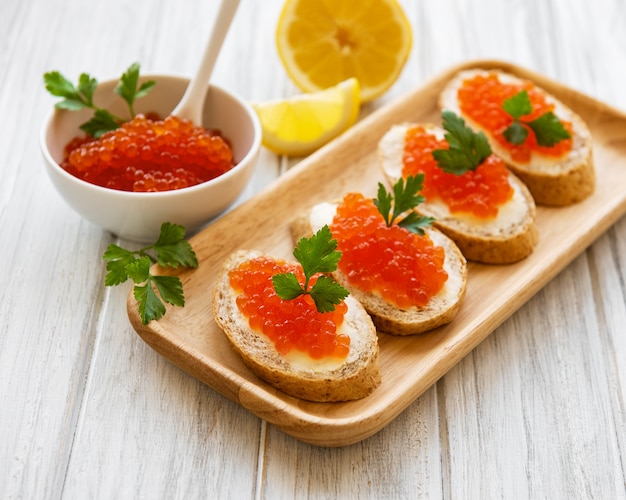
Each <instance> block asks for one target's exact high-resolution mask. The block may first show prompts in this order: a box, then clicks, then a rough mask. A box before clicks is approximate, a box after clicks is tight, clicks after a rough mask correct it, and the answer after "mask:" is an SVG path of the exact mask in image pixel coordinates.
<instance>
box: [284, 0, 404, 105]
mask: <svg viewBox="0 0 626 500" xmlns="http://www.w3.org/2000/svg"><path fill="white" fill-rule="evenodd" d="M411 45H412V34H411V26H410V24H409V22H408V19H407V18H406V15H405V14H404V11H403V10H402V7H401V6H400V4H398V2H397V0H316V1H311V0H287V1H286V2H285V4H284V6H283V9H282V11H281V15H280V17H279V20H278V24H277V28H276V47H277V50H278V54H279V57H280V59H281V61H282V63H283V65H284V67H285V70H286V71H287V74H288V75H289V76H290V78H291V79H292V80H293V81H294V83H295V84H296V85H297V86H298V87H299V88H300V89H301V90H302V91H304V92H315V91H318V90H320V89H324V88H328V87H331V86H333V85H336V84H337V83H339V82H341V81H344V80H346V79H348V78H352V77H354V78H357V79H358V80H359V84H360V87H361V100H362V101H363V102H367V101H371V100H373V99H375V98H377V97H379V96H380V95H382V94H383V93H384V92H385V91H386V90H388V89H389V87H391V85H392V84H393V83H394V82H395V81H396V80H397V78H398V76H399V75H400V73H401V71H402V69H403V67H404V65H405V63H406V61H407V58H408V56H409V53H410V51H411Z"/></svg>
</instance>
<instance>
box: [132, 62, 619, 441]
mask: <svg viewBox="0 0 626 500" xmlns="http://www.w3.org/2000/svg"><path fill="white" fill-rule="evenodd" d="M467 67H482V68H486V69H490V68H498V69H503V70H505V71H507V72H509V73H513V74H516V75H518V76H523V77H531V78H532V79H533V81H535V82H536V83H537V84H538V85H539V86H541V87H542V88H544V89H546V91H548V92H550V93H551V94H553V95H554V96H555V97H557V98H558V99H560V100H561V101H562V102H564V103H566V104H567V105H569V106H570V107H571V108H572V109H573V110H575V112H577V113H579V114H580V115H581V116H582V117H583V119H585V120H586V122H587V123H588V126H589V127H590V130H591V133H592V135H593V137H594V144H595V152H594V155H595V162H596V170H597V175H598V182H597V186H596V191H595V192H594V194H593V195H592V196H591V197H590V198H589V199H588V200H587V201H586V202H582V203H578V204H576V205H573V206H570V207H566V208H545V207H539V209H538V210H537V217H536V221H537V227H538V230H539V240H540V241H539V244H538V245H537V248H536V249H535V251H534V252H533V254H532V255H530V256H529V257H528V258H526V259H524V260H523V261H521V262H519V263H517V264H515V265H507V266H493V265H492V266H489V265H479V264H470V265H469V272H468V274H469V277H468V290H467V298H466V299H465V300H464V302H463V305H462V307H461V311H460V313H459V315H458V316H457V318H455V320H454V321H453V322H452V323H451V324H449V325H446V326H445V327H442V328H438V329H436V330H434V331H433V332H430V333H427V334H425V335H420V336H413V337H411V338H405V339H398V338H395V337H393V336H388V335H382V334H380V335H379V344H380V346H381V374H382V379H383V381H382V384H381V386H380V387H379V388H378V389H377V390H375V391H374V393H373V394H372V395H370V396H368V397H367V398H364V399H362V400H359V401H352V402H348V403H334V404H332V405H328V404H310V403H303V402H301V401H299V400H297V399H294V398H290V397H287V396H285V395H283V394H282V393H280V392H279V391H275V390H273V389H269V388H268V386H267V384H265V383H263V382H261V381H259V380H258V379H256V377H254V376H252V375H251V374H250V373H249V372H248V370H247V369H246V368H245V367H243V365H242V362H241V360H240V359H239V358H238V357H237V356H234V355H233V353H231V352H230V350H229V346H228V345H227V343H226V342H225V337H224V335H223V333H222V332H221V330H220V329H219V327H217V326H216V325H215V323H214V321H213V319H212V313H211V311H210V308H209V306H208V305H207V302H208V301H209V299H210V298H211V294H212V290H213V284H214V283H215V279H216V271H217V269H219V268H220V267H221V265H222V264H223V262H224V260H225V259H226V258H227V257H228V255H229V254H230V253H231V252H233V251H235V250H240V249H255V250H260V251H262V252H266V253H267V254H269V255H273V256H276V257H280V258H288V257H289V256H290V254H291V251H292V249H293V243H292V239H291V235H290V232H289V227H290V220H285V221H284V222H283V223H282V224H280V223H278V222H277V221H279V220H281V218H282V217H283V214H287V213H289V207H293V206H297V205H299V206H302V207H303V209H304V210H306V207H309V206H311V205H313V204H315V203H319V202H320V201H328V200H335V199H338V198H340V197H342V196H343V195H344V194H345V193H347V192H349V191H359V192H365V193H367V194H368V195H372V194H373V193H374V192H375V190H376V186H377V183H378V182H379V181H381V177H382V175H381V169H380V166H379V164H378V161H377V150H376V145H377V144H378V140H379V139H380V138H381V137H382V136H383V135H384V133H385V132H386V131H387V130H388V128H389V127H390V126H391V125H393V124H396V123H402V122H405V121H409V122H416V123H438V120H439V119H438V114H439V111H438V110H437V109H436V102H437V96H438V95H439V93H440V92H441V90H442V88H443V86H444V85H445V83H446V82H447V81H449V79H450V78H451V75H454V74H456V73H457V72H458V71H460V70H462V69H465V68H467ZM625 128H626V115H624V114H622V113H620V112H619V111H617V110H613V109H611V108H609V107H607V106H606V105H604V104H603V103H598V102H596V101H594V100H592V99H589V98H588V97H587V96H584V95H582V94H580V93H577V92H575V91H573V90H571V89H569V88H565V87H563V86H561V85H559V84H557V83H554V82H552V81H549V80H547V79H545V78H543V77H541V76H540V75H537V74H532V73H528V72H527V71H525V70H523V69H521V68H518V67H515V66H512V65H508V64H506V63H500V62H493V61H472V62H468V63H464V65H462V66H460V67H459V66H455V67H453V68H450V69H449V70H447V71H446V72H444V73H442V74H441V75H439V76H437V77H436V78H434V79H433V80H432V81H431V82H430V83H428V84H426V85H425V86H424V87H422V88H419V89H418V90H416V91H415V92H414V93H412V94H409V95H408V96H406V97H404V98H401V99H399V100H398V101H396V102H393V103H390V104H389V105H388V107H385V108H381V109H380V110H379V111H378V112H377V113H375V114H372V115H371V116H370V117H368V119H367V120H364V121H363V122H361V123H360V124H359V126H356V127H354V128H353V129H352V130H351V131H349V132H348V133H346V134H344V135H343V136H342V137H341V138H339V139H337V140H336V141H335V142H334V143H333V144H332V145H329V146H328V147H326V148H323V149H321V150H320V151H318V152H317V153H315V154H314V155H312V156H311V157H310V158H309V159H307V160H306V161H303V162H302V163H301V164H300V165H298V167H297V168H295V169H293V170H292V171H291V172H290V175H285V176H283V177H282V178H281V180H280V182H277V183H275V184H274V185H273V186H272V187H270V188H269V189H267V190H266V191H264V192H262V193H260V194H259V195H257V196H255V197H254V198H252V199H251V200H249V201H248V202H247V203H246V204H245V205H243V206H241V207H239V208H238V209H237V210H234V211H232V212H231V213H230V214H228V215H227V216H225V217H224V218H223V219H222V220H220V221H218V222H216V223H215V224H213V225H212V226H211V227H209V228H207V229H205V230H204V231H203V232H201V233H200V234H198V235H196V236H195V237H194V238H193V239H192V240H191V242H192V245H193V246H194V248H195V251H196V253H197V254H198V258H199V261H200V267H199V268H198V270H195V271H192V272H184V273H183V276H184V283H185V289H186V293H187V304H186V306H185V308H184V309H171V310H170V311H169V314H168V315H167V317H166V318H164V319H163V320H161V321H160V322H159V323H156V322H153V323H151V324H149V325H142V324H141V320H140V318H139V315H138V313H137V312H136V311H137V303H136V301H135V299H134V296H133V295H132V293H131V294H129V297H128V309H129V316H130V319H131V323H132V324H133V326H134V327H135V329H136V330H137V331H138V333H139V334H140V335H141V337H142V338H144V339H145V340H146V342H147V343H148V344H150V345H152V346H153V347H154V348H155V349H156V350H157V352H159V353H160V354H162V355H163V356H165V357H167V358H168V359H170V360H171V361H172V362H174V363H175V364H177V365H178V366H180V367H181V368H182V369H183V370H185V371H187V372H188V373H190V374H192V375H193V376H195V377H197V378H199V379H200V380H202V381H203V382H205V383H207V384H208V385H210V386H212V387H215V388H216V389H217V390H218V391H220V392H222V393H223V394H225V395H227V396H228V397H229V398H231V399H233V400H234V401H236V402H239V403H240V404H242V405H243V406H244V407H246V408H248V409H250V410H251V411H252V412H253V413H255V414H256V415H258V416H260V417H262V418H264V419H265V420H267V421H268V422H270V423H272V424H274V425H275V426H277V427H278V428H281V429H283V430H285V431H286V432H287V433H289V434H292V435H294V436H296V437H298V438H299V439H302V440H304V441H306V442H308V443H314V444H317V445H322V446H342V445H346V444H352V443H354V442H356V441H359V440H362V439H365V438H367V437H369V436H370V435H372V434H373V433H374V432H377V431H378V430H380V429H381V428H382V426H384V425H386V424H387V423H388V422H390V421H391V420H392V419H393V418H395V417H396V416H397V415H398V413H399V412H401V411H402V410H403V409H404V408H406V406H408V405H409V404H410V403H411V402H413V400H415V398H417V397H418V396H419V395H421V394H422V393H423V392H424V391H425V390H426V389H428V387H429V386H430V385H431V384H432V383H434V382H435V381H436V380H438V379H439V378H440V377H441V376H443V375H444V374H445V373H446V372H447V371H448V370H449V369H450V368H451V367H452V366H454V365H455V364H456V363H457V362H458V361H460V360H461V359H462V358H463V356H465V355H466V354H467V353H468V352H470V351H471V350H472V349H473V348H474V347H475V346H476V345H478V344H479V343H480V342H481V341H482V340H483V339H485V338H486V337H487V336H488V335H489V334H490V333H491V332H492V330H493V329H495V328H496V327H497V326H498V325H499V324H500V323H502V322H503V321H504V320H505V319H506V318H507V317H508V316H509V315H510V314H512V313H513V312H514V311H515V310H517V309H518V308H519V307H520V306H521V305H522V304H524V303H525V302H526V301H527V300H528V299H529V298H530V297H532V295H534V294H535V293H536V292H537V291H538V290H539V289H540V288H541V287H543V286H544V285H545V284H546V283H547V281H548V280H549V279H551V278H552V277H554V275H555V274H556V273H557V272H558V271H559V270H560V269H562V267H564V266H565V265H566V264H567V263H569V262H570V261H571V260H572V259H573V258H574V257H575V256H576V255H578V253H580V252H581V251H582V250H584V249H585V248H586V247H587V246H589V245H590V244H591V243H592V242H593V241H594V240H595V238H596V237H597V236H598V235H599V234H601V232H602V231H603V230H605V229H606V228H607V227H609V226H610V225H611V224H612V223H613V222H615V221H616V220H617V219H618V218H619V217H620V216H621V215H622V214H623V213H624V212H626V195H625V194H624V193H626V174H625V173H626V160H620V157H622V156H624V155H625V154H626V143H624V144H622V143H621V142H615V141H614V140H613V138H614V136H615V135H616V134H618V133H619V131H620V130H622V129H625ZM616 131H617V132H616ZM357 145H359V146H358V147H357ZM329 178H332V179H333V182H332V183H329V182H328V181H327V179H329ZM301 186H306V188H304V189H303V188H302V187H301ZM590 212H593V213H594V214H595V217H594V218H586V217H585V214H587V213H590ZM491 283H497V286H493V285H490V284H491ZM218 346H219V347H218Z"/></svg>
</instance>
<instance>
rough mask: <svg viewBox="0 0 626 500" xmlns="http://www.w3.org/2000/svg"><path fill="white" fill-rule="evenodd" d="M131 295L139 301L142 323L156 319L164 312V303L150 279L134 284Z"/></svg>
mask: <svg viewBox="0 0 626 500" xmlns="http://www.w3.org/2000/svg"><path fill="white" fill-rule="evenodd" d="M133 295H134V296H135V299H136V300H137V302H138V303H139V306H138V311H139V317H140V318H141V323H142V324H144V325H147V324H148V323H149V322H150V321H152V320H156V321H158V320H160V319H161V318H162V317H163V315H164V314H165V305H164V304H163V302H161V300H160V299H159V297H158V295H157V294H156V292H155V291H154V288H153V287H152V283H151V282H150V281H147V282H146V283H145V284H144V285H136V286H135V287H134V288H133Z"/></svg>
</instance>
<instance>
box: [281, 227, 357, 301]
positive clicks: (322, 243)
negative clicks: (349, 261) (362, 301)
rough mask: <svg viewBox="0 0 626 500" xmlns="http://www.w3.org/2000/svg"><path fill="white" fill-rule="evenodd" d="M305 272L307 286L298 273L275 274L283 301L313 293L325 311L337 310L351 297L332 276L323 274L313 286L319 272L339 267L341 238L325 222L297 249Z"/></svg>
mask: <svg viewBox="0 0 626 500" xmlns="http://www.w3.org/2000/svg"><path fill="white" fill-rule="evenodd" d="M293 255H294V257H295V258H296V259H297V260H298V262H299V263H300V265H301V266H302V270H303V271H304V278H305V280H304V286H303V285H301V284H300V282H299V281H298V278H297V277H296V275H295V274H294V273H282V274H276V275H274V276H272V283H273V284H274V289H275V290H276V294H277V295H278V296H279V297H280V298H281V299H283V300H292V299H295V298H296V297H299V296H300V295H307V294H308V295H310V296H311V298H312V299H313V301H314V302H315V307H316V308H317V310H318V311H319V312H321V313H324V312H331V311H334V310H335V306H336V305H337V304H339V303H341V301H342V300H343V299H345V298H346V297H347V296H348V290H346V289H345V288H344V287H343V286H341V285H340V284H339V283H337V282H336V281H335V280H334V279H332V278H331V277H329V276H325V275H322V276H319V277H318V278H317V281H316V282H315V284H314V285H313V286H312V287H311V288H309V281H310V280H311V278H312V277H313V275H315V274H317V273H332V272H333V271H335V270H336V269H337V264H338V263H339V259H340V258H341V252H339V251H337V240H335V239H333V237H332V233H331V231H330V228H329V227H328V226H327V225H325V226H324V227H322V228H321V229H320V230H319V231H318V232H317V233H315V234H314V235H313V236H311V237H310V238H302V239H300V241H298V244H297V245H296V248H295V249H294V251H293Z"/></svg>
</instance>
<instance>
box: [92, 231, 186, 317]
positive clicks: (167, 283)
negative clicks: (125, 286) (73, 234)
mask: <svg viewBox="0 0 626 500" xmlns="http://www.w3.org/2000/svg"><path fill="white" fill-rule="evenodd" d="M184 238H185V228H184V227H183V226H180V225H177V224H171V223H169V222H164V223H163V224H162V225H161V231H160V234H159V238H158V239H157V241H156V242H155V243H154V244H152V245H148V246H145V247H143V248H141V249H139V250H135V251H133V250H126V249H125V248H122V247H120V246H118V245H114V244H111V245H109V246H108V247H107V249H106V250H105V252H104V254H103V256H102V258H103V260H105V261H106V263H107V264H106V269H107V274H106V276H105V278H104V284H105V285H106V286H115V285H119V284H121V283H123V282H125V281H126V280H128V279H129V278H130V279H131V280H132V281H133V282H134V283H135V284H136V285H135V287H134V291H133V293H134V295H135V298H136V299H137V302H138V303H139V307H138V309H139V315H140V317H141V321H142V323H143V324H144V325H145V324H147V323H148V322H150V321H152V320H159V319H161V318H162V317H163V315H164V314H165V306H164V304H163V303H162V302H161V300H163V301H165V302H167V303H168V304H172V305H175V306H181V307H182V306H184V305H185V296H184V293H183V285H182V283H181V281H180V278H178V276H161V275H154V274H152V273H151V272H150V267H151V266H152V264H154V263H158V264H159V265H160V266H161V267H171V268H177V267H179V266H183V267H189V268H196V267H198V259H197V257H196V254H195V252H194V251H193V249H192V248H191V245H190V244H189V243H188V242H187V241H185V239H184ZM155 289H156V290H155ZM157 292H158V294H157ZM159 296H160V298H159Z"/></svg>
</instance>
